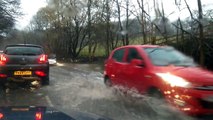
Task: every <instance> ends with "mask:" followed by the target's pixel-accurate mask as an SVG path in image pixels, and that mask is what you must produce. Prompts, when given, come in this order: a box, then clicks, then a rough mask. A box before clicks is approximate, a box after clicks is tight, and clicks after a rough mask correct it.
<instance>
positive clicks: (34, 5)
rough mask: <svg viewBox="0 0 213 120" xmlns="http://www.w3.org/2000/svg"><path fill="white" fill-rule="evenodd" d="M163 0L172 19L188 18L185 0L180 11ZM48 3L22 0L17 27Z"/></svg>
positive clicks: (210, 2) (211, 1)
mask: <svg viewBox="0 0 213 120" xmlns="http://www.w3.org/2000/svg"><path fill="white" fill-rule="evenodd" d="M132 1H134V2H135V3H137V0H132ZM147 1H148V2H152V0H147ZM158 1H160V0H158ZM163 1H164V8H165V13H166V15H169V14H170V13H172V12H173V11H175V14H172V15H169V16H167V17H168V18H169V19H170V20H171V21H173V20H176V19H177V18H178V16H180V17H181V18H186V17H187V16H189V12H188V10H187V9H186V7H185V4H184V0H181V1H182V3H181V4H182V8H183V10H182V11H181V12H180V13H179V12H178V9H177V7H176V6H175V5H174V1H175V0H163ZM177 1H179V0H177ZM201 1H202V4H203V5H205V6H206V7H205V8H206V9H212V8H213V0H201ZM187 2H188V4H189V6H190V7H191V9H194V10H196V9H197V0H187ZM149 4H151V5H152V4H153V3H149ZM46 5H47V3H46V0H21V10H22V12H23V14H24V15H23V16H22V17H20V18H19V19H18V21H17V23H16V28H17V29H20V30H21V29H24V28H25V27H26V26H27V25H28V24H29V22H30V20H31V19H32V17H33V16H34V15H35V14H36V12H37V11H38V10H39V9H40V8H41V7H45V6H46ZM150 8H152V7H150ZM204 11H205V10H204ZM153 14H154V13H153Z"/></svg>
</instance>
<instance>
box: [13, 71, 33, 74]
mask: <svg viewBox="0 0 213 120" xmlns="http://www.w3.org/2000/svg"><path fill="white" fill-rule="evenodd" d="M14 75H32V71H15V72H14Z"/></svg>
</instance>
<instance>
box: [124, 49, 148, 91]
mask: <svg viewBox="0 0 213 120" xmlns="http://www.w3.org/2000/svg"><path fill="white" fill-rule="evenodd" d="M134 59H137V60H140V61H143V59H142V56H141V55H140V54H139V52H138V51H137V49H136V48H129V49H128V54H127V57H126V61H127V63H128V64H126V68H125V69H126V70H125V74H124V77H125V78H126V83H127V85H128V87H129V88H130V89H136V90H138V91H139V92H141V93H143V92H144V91H145V89H146V88H147V85H148V82H149V81H147V80H148V79H149V78H148V76H147V68H146V66H145V65H141V66H140V65H135V64H132V60H134Z"/></svg>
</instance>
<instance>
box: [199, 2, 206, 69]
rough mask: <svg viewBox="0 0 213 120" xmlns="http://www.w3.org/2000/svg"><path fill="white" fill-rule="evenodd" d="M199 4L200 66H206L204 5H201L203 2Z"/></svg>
mask: <svg viewBox="0 0 213 120" xmlns="http://www.w3.org/2000/svg"><path fill="white" fill-rule="evenodd" d="M197 2H198V13H199V16H198V19H199V36H200V39H199V46H200V65H201V66H204V61H205V55H204V44H203V43H204V42H203V40H204V35H203V25H202V23H201V21H202V19H203V10H202V4H201V0H197Z"/></svg>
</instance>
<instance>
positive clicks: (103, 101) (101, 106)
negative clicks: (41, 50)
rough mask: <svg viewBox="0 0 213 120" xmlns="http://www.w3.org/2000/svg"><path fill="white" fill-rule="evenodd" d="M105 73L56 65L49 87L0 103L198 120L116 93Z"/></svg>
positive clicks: (125, 119) (129, 119)
mask: <svg viewBox="0 0 213 120" xmlns="http://www.w3.org/2000/svg"><path fill="white" fill-rule="evenodd" d="M102 72H103V71H102V67H101V66H98V65H88V64H64V65H63V64H61V65H59V66H53V67H51V68H50V85H49V86H45V87H41V88H39V89H37V90H26V89H12V90H11V91H10V92H9V94H5V95H3V94H1V96H0V105H1V106H23V105H27V106H29V105H30V106H49V107H54V108H57V109H58V110H61V111H64V112H66V113H67V114H69V113H70V112H71V111H72V110H77V111H82V112H88V113H94V114H97V115H102V116H107V117H109V118H113V119H115V120H195V118H191V117H189V116H185V115H183V114H181V113H179V112H177V111H175V110H173V109H172V108H171V109H170V108H169V107H168V106H166V107H165V106H164V107H161V108H159V107H156V105H157V104H154V103H153V101H151V100H150V99H149V98H146V97H137V98H134V97H128V96H124V95H122V94H119V93H115V91H114V90H113V89H112V88H107V87H106V86H105V85H104V83H103V74H102ZM164 108H165V109H164ZM209 120H210V119H209Z"/></svg>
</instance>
